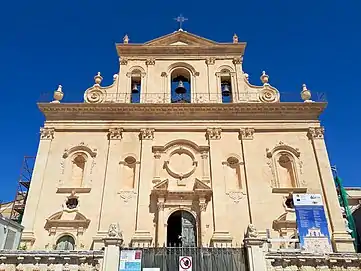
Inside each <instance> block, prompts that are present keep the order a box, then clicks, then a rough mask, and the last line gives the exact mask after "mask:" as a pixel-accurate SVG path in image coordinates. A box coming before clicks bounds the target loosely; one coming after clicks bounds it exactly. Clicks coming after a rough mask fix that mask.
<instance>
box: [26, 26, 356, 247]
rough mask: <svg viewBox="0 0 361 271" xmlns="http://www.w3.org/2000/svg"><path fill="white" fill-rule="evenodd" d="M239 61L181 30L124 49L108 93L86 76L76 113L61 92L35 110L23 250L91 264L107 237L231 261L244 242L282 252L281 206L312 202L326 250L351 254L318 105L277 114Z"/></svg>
mask: <svg viewBox="0 0 361 271" xmlns="http://www.w3.org/2000/svg"><path fill="white" fill-rule="evenodd" d="M245 47H246V43H244V42H239V41H238V37H237V36H236V35H234V37H233V41H232V42H230V43H218V42H215V41H212V40H208V39H205V38H203V37H199V36H197V35H194V34H191V33H188V32H186V31H183V30H179V31H176V32H174V33H171V34H168V35H165V36H162V37H160V38H157V39H154V40H151V41H148V42H146V43H143V44H137V43H131V42H130V40H129V38H128V36H125V37H124V39H123V43H121V44H117V45H116V49H117V53H118V55H119V72H118V73H117V74H115V75H114V78H113V79H114V80H113V83H112V84H111V85H110V86H103V85H102V79H103V78H102V76H101V74H100V73H98V74H97V75H96V76H95V77H94V80H95V83H94V85H92V86H91V87H89V88H88V89H86V90H85V92H84V100H83V101H81V99H79V102H78V103H64V102H63V101H62V100H63V96H64V95H65V96H66V90H65V88H64V93H63V90H62V87H61V86H59V88H58V90H56V91H55V92H54V101H52V102H50V103H39V104H38V106H39V109H40V110H41V112H42V113H43V114H44V116H45V118H46V121H45V124H44V127H42V128H41V136H40V144H39V148H38V153H37V158H36V163H35V168H34V172H33V176H32V180H31V186H30V190H29V195H28V198H27V202H26V208H25V213H24V217H23V223H22V224H23V226H24V231H23V235H22V245H25V246H26V247H27V249H28V250H54V249H55V250H99V249H101V248H102V247H103V246H104V243H103V239H104V238H105V237H106V236H107V234H108V229H109V226H110V225H116V227H119V229H120V231H121V233H122V237H123V239H124V244H125V246H132V247H137V246H150V247H158V246H162V247H163V246H168V247H174V246H182V247H201V246H203V247H208V246H223V247H224V246H226V247H228V246H232V247H237V246H238V247H241V246H243V242H244V238H245V233H246V231H247V228H248V229H249V228H251V229H257V236H261V237H264V238H271V237H272V238H288V239H293V238H297V229H296V216H295V210H294V206H293V204H292V194H293V193H297V194H303V193H311V194H312V193H314V194H321V195H322V197H323V202H324V208H325V212H326V216H327V220H328V225H329V232H330V235H331V236H330V237H331V240H332V244H333V250H334V251H335V252H346V251H354V248H353V242H352V238H351V237H350V235H349V234H348V233H347V231H346V227H345V223H344V221H343V217H342V214H341V211H340V206H339V203H338V200H337V194H336V190H335V185H334V182H333V177H332V173H331V169H330V163H329V158H328V154H327V150H326V145H325V141H324V128H323V127H322V126H320V122H319V116H320V114H321V113H322V112H323V111H324V109H325V107H326V103H325V102H324V101H317V100H314V99H313V97H311V91H310V90H308V89H307V87H306V85H303V87H302V88H301V87H300V90H299V92H300V94H299V95H298V97H295V99H294V100H287V98H286V96H287V95H286V96H283V95H282V93H280V92H279V91H278V90H277V89H276V88H275V87H273V86H272V85H271V84H270V82H269V76H268V75H267V74H266V73H265V72H263V73H262V74H260V84H259V85H252V84H251V83H250V80H249V77H248V75H247V74H246V73H245V72H244V70H243V55H244V51H245ZM257 80H258V79H257ZM252 81H255V80H253V78H252ZM65 100H66V97H65ZM249 225H251V227H249ZM254 232H255V230H254Z"/></svg>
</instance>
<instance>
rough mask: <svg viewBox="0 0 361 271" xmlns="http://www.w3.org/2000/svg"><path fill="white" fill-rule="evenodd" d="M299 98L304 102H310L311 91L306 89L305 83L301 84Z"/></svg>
mask: <svg viewBox="0 0 361 271" xmlns="http://www.w3.org/2000/svg"><path fill="white" fill-rule="evenodd" d="M301 98H302V100H303V101H304V102H311V91H310V90H309V89H307V86H306V84H303V85H302V91H301Z"/></svg>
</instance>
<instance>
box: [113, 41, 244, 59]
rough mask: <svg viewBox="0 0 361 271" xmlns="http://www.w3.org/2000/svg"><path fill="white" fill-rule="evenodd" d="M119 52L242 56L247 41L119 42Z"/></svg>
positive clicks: (139, 54)
mask: <svg viewBox="0 0 361 271" xmlns="http://www.w3.org/2000/svg"><path fill="white" fill-rule="evenodd" d="M116 47H117V52H118V55H119V56H123V57H124V56H130V57H134V56H137V57H140V56H166V55H187V56H194V55H196V56H198V55H207V56H214V55H234V56H240V55H243V54H244V50H245V48H246V43H245V42H240V43H236V44H233V43H226V44H222V43H219V44H217V45H212V46H194V45H186V46H181V45H177V46H174V45H168V46H164V45H162V46H144V45H143V44H117V45H116Z"/></svg>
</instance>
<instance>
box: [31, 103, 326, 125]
mask: <svg viewBox="0 0 361 271" xmlns="http://www.w3.org/2000/svg"><path fill="white" fill-rule="evenodd" d="M326 105H327V103H316V102H315V103H232V104H206V103H198V104H197V103H193V104H131V103H115V104H110V103H101V104H88V103H39V104H38V107H39V109H40V110H41V111H42V112H43V113H44V115H45V117H46V120H148V121H149V120H239V119H242V120H317V119H318V118H319V116H320V114H321V113H322V112H323V110H324V109H325V108H326Z"/></svg>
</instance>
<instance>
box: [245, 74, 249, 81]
mask: <svg viewBox="0 0 361 271" xmlns="http://www.w3.org/2000/svg"><path fill="white" fill-rule="evenodd" d="M244 78H246V80H247V81H249V74H248V73H245V74H244Z"/></svg>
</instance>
